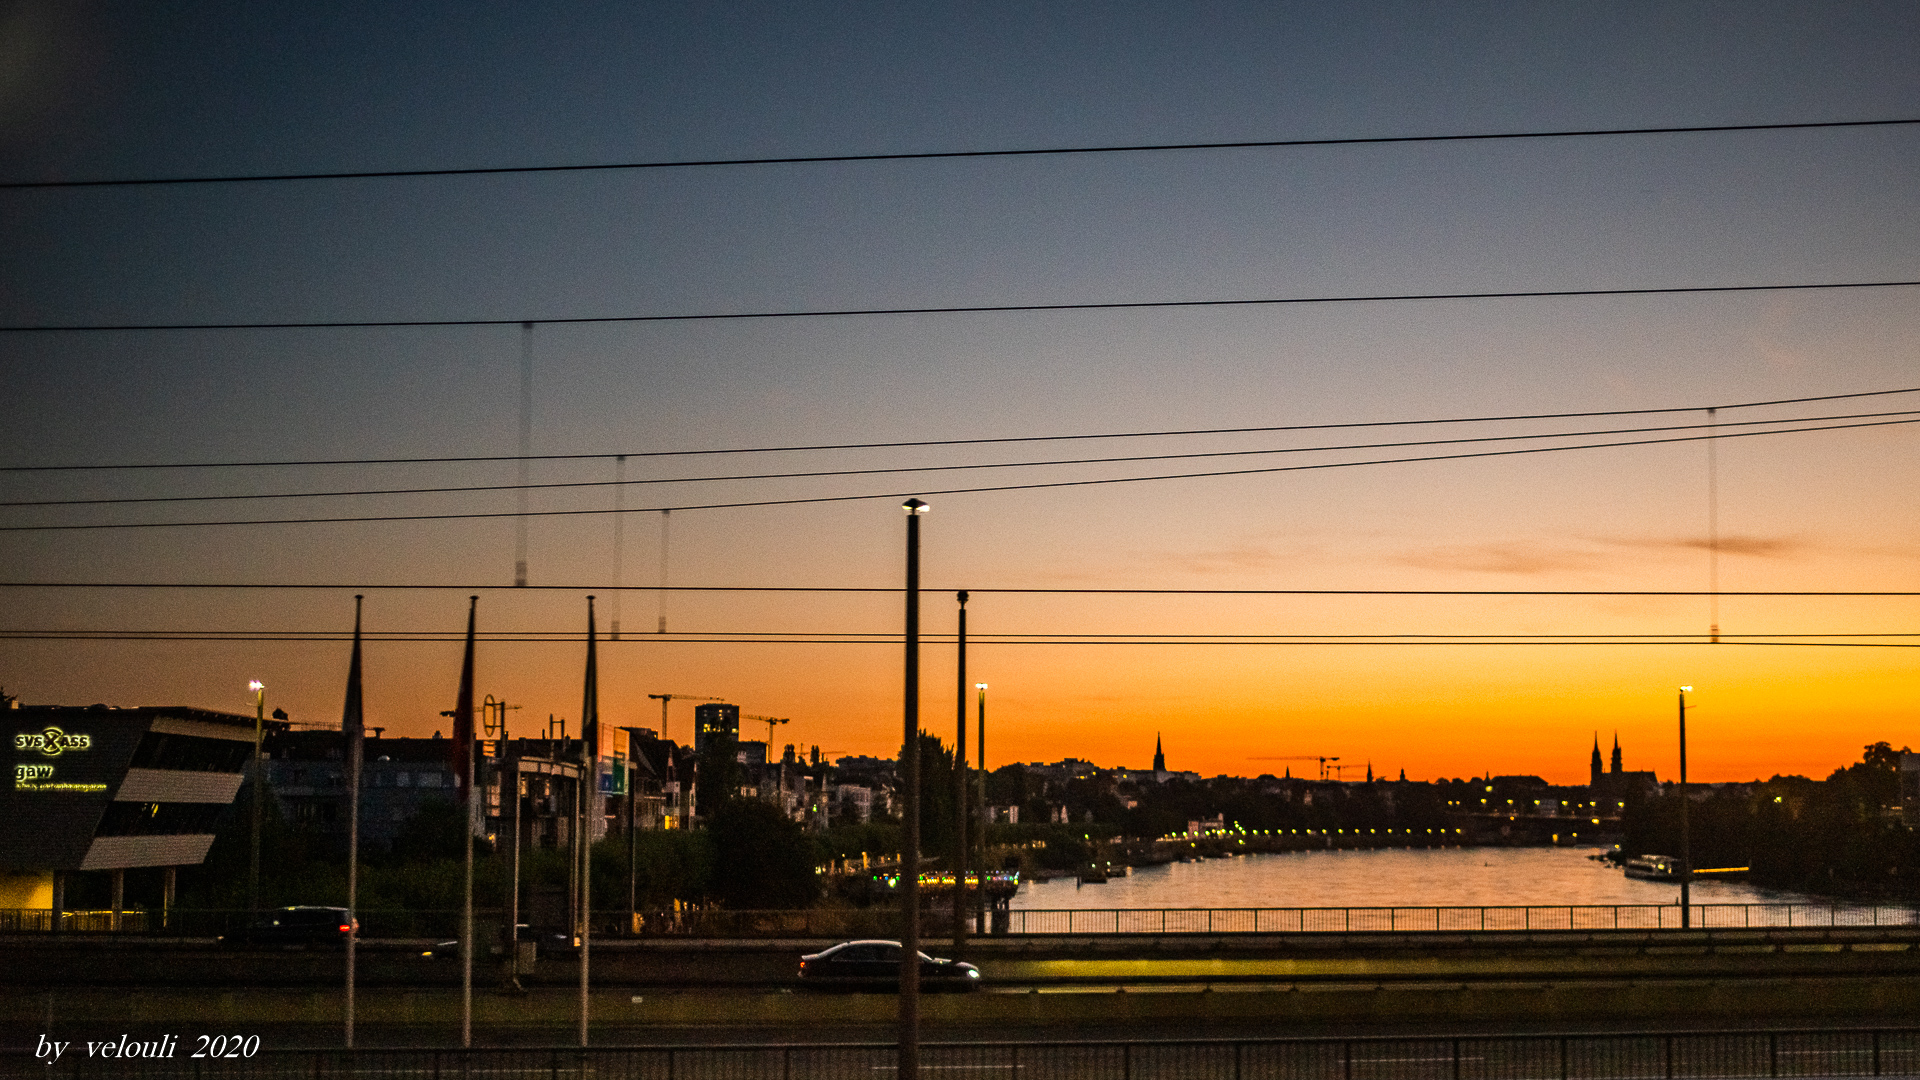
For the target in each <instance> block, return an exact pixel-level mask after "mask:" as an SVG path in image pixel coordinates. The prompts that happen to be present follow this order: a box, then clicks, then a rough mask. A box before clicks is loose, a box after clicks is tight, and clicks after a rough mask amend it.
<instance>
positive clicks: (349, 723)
mask: <svg viewBox="0 0 1920 1080" xmlns="http://www.w3.org/2000/svg"><path fill="white" fill-rule="evenodd" d="M363 599H365V598H364V597H362V596H355V597H354V598H353V658H352V659H351V660H349V661H347V703H346V707H345V708H344V709H343V710H342V711H341V717H340V728H341V730H342V731H344V732H345V733H346V736H347V1003H346V1004H347V1030H346V1042H347V1049H349V1050H351V1049H353V1019H354V1017H353V1010H354V999H353V987H354V981H355V980H354V960H355V957H354V952H355V946H356V945H357V943H358V939H359V937H360V770H361V768H362V763H363V762H364V761H365V758H366V749H365V745H364V742H365V739H366V730H367V722H366V721H367V718H366V711H365V709H364V707H363V702H362V697H361V687H360V602H361V601H362V600H363Z"/></svg>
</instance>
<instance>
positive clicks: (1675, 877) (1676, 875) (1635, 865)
mask: <svg viewBox="0 0 1920 1080" xmlns="http://www.w3.org/2000/svg"><path fill="white" fill-rule="evenodd" d="M1625 869H1626V872H1627V876H1628V877H1630V878H1639V879H1640V880H1641V881H1679V880H1680V878H1681V873H1680V860H1679V859H1677V858H1675V857H1674V856H1672V855H1630V856H1628V857H1627V861H1626V864H1625Z"/></svg>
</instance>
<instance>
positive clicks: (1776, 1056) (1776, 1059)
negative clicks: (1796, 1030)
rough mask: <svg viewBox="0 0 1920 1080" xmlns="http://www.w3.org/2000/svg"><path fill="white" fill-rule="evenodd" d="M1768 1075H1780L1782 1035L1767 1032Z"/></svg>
mask: <svg viewBox="0 0 1920 1080" xmlns="http://www.w3.org/2000/svg"><path fill="white" fill-rule="evenodd" d="M1767 1075H1768V1076H1779V1075H1780V1034H1779V1032H1775V1031H1769V1032H1767Z"/></svg>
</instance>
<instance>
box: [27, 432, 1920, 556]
mask: <svg viewBox="0 0 1920 1080" xmlns="http://www.w3.org/2000/svg"><path fill="white" fill-rule="evenodd" d="M1913 423H1920V420H1912V419H1908V420H1878V421H1870V422H1861V423H1851V424H1825V425H1820V426H1817V427H1801V428H1790V429H1783V430H1778V431H1734V432H1725V431H1722V432H1716V433H1713V434H1707V435H1678V436H1670V437H1666V438H1659V439H1627V440H1621V441H1617V442H1599V443H1577V444H1574V445H1572V446H1533V447H1521V448H1516V449H1509V450H1475V451H1470V452H1467V453H1460V454H1424V455H1419V456H1415V457H1400V458H1372V459H1369V460H1365V461H1328V462H1316V463H1313V464H1307V465H1268V466H1262V467H1259V468H1252V469H1216V470H1209V471H1205V472H1189V473H1160V474H1156V475H1152V476H1109V477H1096V478H1091V479H1083V480H1046V481H1036V482H1032V483H1024V484H987V485H981V486H977V487H963V488H944V489H931V490H928V489H916V490H914V491H889V492H868V493H865V494H857V495H815V496H799V497H793V498H782V499H741V500H736V501H732V502H709V503H688V504H682V505H678V506H644V507H633V508H623V509H620V510H613V509H605V508H596V509H581V510H534V511H526V512H522V511H517V510H515V511H468V512H457V513H421V514H342V515H336V516H331V517H307V518H234V519H227V520H220V521H124V522H93V523H81V524H56V525H0V533H7V532H73V531H83V530H100V529H181V528H211V527H226V526H241V525H339V524H367V523H374V522H400V521H478V520H487V519H492V518H516V517H517V518H526V517H584V516H600V515H605V514H615V513H619V514H655V513H660V512H662V511H674V510H683V511H684V510H739V509H748V508H756V507H767V506H807V505H820V504H826V503H842V502H866V501H871V500H874V499H899V498H906V497H908V496H925V495H976V494H991V493H999V492H1008V491H1038V490H1045V489H1050V488H1070V487H1100V486H1107V485H1113V484H1138V483H1148V482H1154V481H1162V480H1199V479H1212V478H1220V477H1229V476H1257V475H1262V474H1268V473H1287V472H1315V471H1321V470H1326V469H1350V468H1360V467H1363V466H1373V465H1406V464H1414V463H1421V462H1433V461H1463V460H1469V459H1473V458H1494V457H1516V456H1521V455H1530V454H1550V453H1564V452H1567V451H1573V450H1604V449H1617V448H1622V447H1632V446H1659V445H1665V444H1670V443H1688V442H1701V441H1705V440H1709V439H1747V438H1754V437H1756V436H1763V435H1790V434H1804V433H1807V432H1817V431H1842V430H1849V429H1854V428H1873V427H1893V426H1900V425H1906V424H1913Z"/></svg>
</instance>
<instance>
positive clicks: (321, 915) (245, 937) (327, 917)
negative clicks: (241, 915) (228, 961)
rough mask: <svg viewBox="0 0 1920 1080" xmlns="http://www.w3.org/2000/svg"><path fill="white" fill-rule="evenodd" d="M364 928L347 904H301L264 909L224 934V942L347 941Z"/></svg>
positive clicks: (239, 943) (330, 942)
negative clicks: (338, 905) (321, 905)
mask: <svg viewBox="0 0 1920 1080" xmlns="http://www.w3.org/2000/svg"><path fill="white" fill-rule="evenodd" d="M358 929H360V922H359V920H357V919H355V918H354V917H353V916H352V914H351V913H349V912H348V911H347V909H346V908H343V907H318V906H314V905H309V904H299V905H295V906H293V907H283V908H274V909H273V910H271V911H262V912H259V913H257V914H255V915H254V916H253V917H252V918H250V919H248V920H247V923H246V925H245V926H242V927H241V928H240V929H238V930H235V931H233V932H232V933H228V934H223V935H222V936H221V938H220V943H221V944H223V945H345V944H346V941H347V938H348V937H349V936H351V935H352V934H353V932H354V931H356V930H358Z"/></svg>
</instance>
